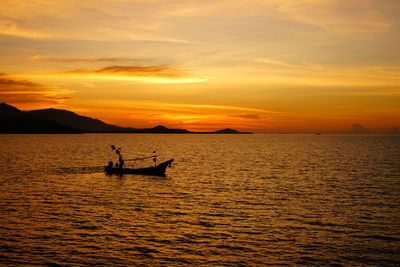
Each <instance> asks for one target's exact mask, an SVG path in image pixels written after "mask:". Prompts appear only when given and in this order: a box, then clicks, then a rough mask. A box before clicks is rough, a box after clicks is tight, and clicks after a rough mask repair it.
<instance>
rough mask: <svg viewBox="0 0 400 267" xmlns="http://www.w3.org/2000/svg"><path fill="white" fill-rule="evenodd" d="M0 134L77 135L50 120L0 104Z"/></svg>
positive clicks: (73, 131) (72, 129) (70, 128)
mask: <svg viewBox="0 0 400 267" xmlns="http://www.w3.org/2000/svg"><path fill="white" fill-rule="evenodd" d="M0 133H27V134H31V133H79V131H78V130H76V129H74V128H72V127H68V126H65V125H63V124H60V123H57V122H55V121H52V120H46V119H39V118H36V117H34V116H32V115H31V114H29V112H25V111H21V110H19V109H17V108H15V107H13V106H10V105H7V104H5V103H0Z"/></svg>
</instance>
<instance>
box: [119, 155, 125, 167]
mask: <svg viewBox="0 0 400 267" xmlns="http://www.w3.org/2000/svg"><path fill="white" fill-rule="evenodd" d="M124 165H125V161H124V160H123V158H122V156H121V154H120V155H119V167H120V168H121V169H122V168H123V167H124Z"/></svg>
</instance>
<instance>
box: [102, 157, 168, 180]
mask: <svg viewBox="0 0 400 267" xmlns="http://www.w3.org/2000/svg"><path fill="white" fill-rule="evenodd" d="M173 161H174V159H170V160H167V161H165V162H163V163H160V164H158V165H156V166H150V167H145V168H138V169H135V168H119V167H114V166H112V165H107V166H105V167H104V171H105V172H106V173H107V174H144V175H157V176H164V175H165V170H166V169H167V167H170V166H171V164H172V162H173Z"/></svg>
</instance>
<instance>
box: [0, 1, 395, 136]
mask: <svg viewBox="0 0 400 267" xmlns="http://www.w3.org/2000/svg"><path fill="white" fill-rule="evenodd" d="M0 3H1V9H0V102H5V103H8V104H11V105H13V106H16V107H18V108H20V109H22V110H32V109H42V108H60V109H68V110H71V111H74V112H76V113H78V114H80V115H85V116H90V117H94V118H97V119H101V120H103V121H105V122H107V123H112V124H116V125H120V126H129V127H135V128H144V127H154V126H156V125H165V126H167V127H168V128H184V129H188V130H193V131H212V130H218V129H222V128H234V129H238V130H242V131H252V132H255V133H279V132H290V133H303V132H332V133H339V132H346V131H351V129H352V127H353V129H354V125H359V126H360V127H364V128H366V129H368V130H369V131H370V132H382V133H383V132H387V131H389V129H390V128H393V127H397V128H399V127H400V16H399V14H400V2H399V1H398V0H351V1H349V0H240V1H238V0H229V1H228V0H203V1H194V0H93V1H92V0H79V1H77V0H52V1H48V0H30V1H17V0H0ZM356 128H357V127H356Z"/></svg>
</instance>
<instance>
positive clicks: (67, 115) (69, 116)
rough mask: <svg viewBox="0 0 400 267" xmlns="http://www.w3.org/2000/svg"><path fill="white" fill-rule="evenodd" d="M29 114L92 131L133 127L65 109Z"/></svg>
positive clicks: (120, 129) (121, 130) (127, 129)
mask: <svg viewBox="0 0 400 267" xmlns="http://www.w3.org/2000/svg"><path fill="white" fill-rule="evenodd" d="M27 113H28V114H30V115H32V116H33V117H35V118H38V119H44V120H50V121H54V122H57V123H59V124H62V125H65V126H68V127H71V128H74V129H76V130H78V131H81V132H85V133H90V132H95V133H99V132H107V133H108V132H128V131H130V130H132V128H123V127H119V126H115V125H111V124H107V123H105V122H102V121H100V120H98V119H92V118H89V117H85V116H81V115H78V114H76V113H74V112H72V111H68V110H63V109H54V108H49V109H40V110H32V111H27Z"/></svg>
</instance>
